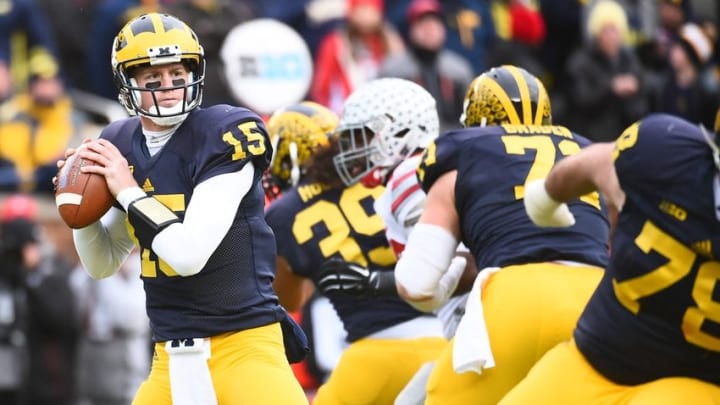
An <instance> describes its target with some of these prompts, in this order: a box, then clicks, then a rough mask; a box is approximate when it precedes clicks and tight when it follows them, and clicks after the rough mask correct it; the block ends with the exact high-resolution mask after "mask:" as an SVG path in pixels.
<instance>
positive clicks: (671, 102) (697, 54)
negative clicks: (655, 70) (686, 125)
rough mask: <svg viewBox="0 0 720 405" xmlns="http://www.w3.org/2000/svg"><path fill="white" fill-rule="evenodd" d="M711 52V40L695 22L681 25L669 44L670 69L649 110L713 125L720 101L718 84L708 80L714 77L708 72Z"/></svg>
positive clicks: (663, 78)
mask: <svg viewBox="0 0 720 405" xmlns="http://www.w3.org/2000/svg"><path fill="white" fill-rule="evenodd" d="M712 53H713V49H712V43H711V42H710V39H709V38H708V37H707V36H706V35H705V33H704V32H703V31H702V29H700V27H699V26H698V25H696V24H693V23H688V24H685V25H684V26H683V27H682V28H680V30H679V31H678V36H677V37H676V38H675V40H674V41H673V42H672V44H671V46H670V54H669V64H670V68H671V69H670V71H669V72H667V73H666V74H665V75H663V77H662V79H661V81H660V83H659V85H658V87H657V88H656V89H654V90H655V91H654V94H653V97H652V110H653V111H655V112H664V113H668V114H673V115H676V116H679V117H682V118H685V119H686V120H688V121H690V122H693V123H696V124H703V125H705V128H712V127H713V125H714V123H715V112H716V111H717V107H718V100H719V98H718V92H717V84H714V85H712V84H709V83H708V80H713V81H715V80H716V79H715V78H714V77H713V76H712V75H711V74H710V72H709V71H708V67H709V66H708V63H709V61H710V59H711V57H712ZM706 78H708V79H706Z"/></svg>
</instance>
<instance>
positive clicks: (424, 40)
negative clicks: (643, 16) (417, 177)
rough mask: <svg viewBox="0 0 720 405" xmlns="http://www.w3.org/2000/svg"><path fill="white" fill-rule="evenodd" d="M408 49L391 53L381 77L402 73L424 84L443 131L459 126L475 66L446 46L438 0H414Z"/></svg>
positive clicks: (411, 6) (410, 8) (410, 9)
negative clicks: (433, 100)
mask: <svg viewBox="0 0 720 405" xmlns="http://www.w3.org/2000/svg"><path fill="white" fill-rule="evenodd" d="M407 21H408V33H407V34H408V35H407V38H408V42H407V48H408V49H407V51H406V52H404V53H402V54H397V55H391V56H388V57H387V58H386V59H385V61H384V62H383V64H382V65H381V67H380V73H379V76H380V77H400V78H403V79H407V80H411V81H414V82H415V83H418V84H420V85H421V86H423V87H424V88H425V89H426V90H427V91H428V92H429V93H430V94H431V95H432V96H433V98H435V101H436V102H437V106H438V112H439V114H440V128H441V131H444V130H447V129H451V128H457V127H459V126H460V123H459V122H458V117H460V113H461V112H462V107H463V106H462V104H463V99H464V98H465V90H466V89H467V87H468V86H469V85H470V82H471V81H472V79H473V77H474V76H473V72H472V66H470V63H468V61H467V60H465V59H464V58H463V57H462V56H460V55H459V54H457V53H456V52H454V51H450V50H448V49H447V48H446V47H445V39H446V29H445V25H444V22H443V14H442V6H441V5H440V2H439V1H438V0H414V1H413V2H412V3H411V4H410V6H409V7H408V9H407Z"/></svg>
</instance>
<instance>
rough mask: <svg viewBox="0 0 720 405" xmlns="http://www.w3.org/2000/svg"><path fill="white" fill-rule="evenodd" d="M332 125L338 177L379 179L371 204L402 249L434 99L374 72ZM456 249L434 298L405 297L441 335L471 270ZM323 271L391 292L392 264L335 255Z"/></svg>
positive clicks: (331, 278)
mask: <svg viewBox="0 0 720 405" xmlns="http://www.w3.org/2000/svg"><path fill="white" fill-rule="evenodd" d="M336 132H337V136H338V138H339V147H340V153H338V154H337V155H336V156H335V158H334V162H335V166H336V168H337V171H338V173H339V174H340V177H341V178H342V179H343V181H344V182H346V184H353V183H356V182H362V183H363V184H366V185H369V186H380V185H382V186H384V187H385V190H384V192H383V194H382V195H381V196H380V198H379V199H378V200H377V201H376V202H375V210H376V211H377V212H378V214H380V215H381V216H382V217H383V220H384V221H385V235H386V237H387V238H388V241H389V242H390V244H391V246H392V247H393V250H394V251H395V253H396V255H398V256H400V255H401V253H402V251H403V249H404V246H405V243H406V241H407V237H408V235H409V234H410V231H411V230H412V229H413V227H414V225H415V223H416V222H417V220H418V218H419V217H420V214H421V213H422V210H423V208H424V205H425V193H424V192H423V191H422V189H421V188H420V184H419V183H418V180H417V176H416V169H417V166H418V164H419V163H420V157H421V155H420V154H421V153H422V152H423V151H424V150H425V148H426V147H427V146H428V145H429V144H431V143H432V141H433V140H434V139H435V138H436V137H437V136H438V134H439V119H438V113H437V109H436V105H435V99H434V98H433V97H432V95H430V93H429V92H427V91H426V90H425V89H424V88H422V87H421V86H419V85H418V84H416V83H414V82H411V81H408V80H405V79H398V78H383V79H377V80H374V81H371V82H369V83H368V84H366V85H364V86H363V87H361V88H360V89H358V90H356V91H355V92H354V93H352V94H351V95H350V97H349V98H348V99H347V100H346V102H345V105H344V108H343V112H342V114H341V117H340V124H339V126H338V130H337V131H336ZM459 252H460V254H459V255H458V256H457V257H456V258H455V259H454V261H453V263H452V265H451V266H450V269H449V270H448V271H447V272H446V273H445V277H444V279H443V281H442V282H441V283H440V284H441V285H442V287H441V289H442V292H439V293H438V294H437V296H436V299H434V300H429V301H425V302H421V303H417V302H411V304H413V305H414V306H415V307H416V308H418V309H420V310H422V311H426V312H437V315H438V316H439V317H440V319H441V321H442V322H443V327H444V334H445V336H446V337H447V338H450V337H452V336H453V334H454V331H455V328H456V327H457V324H458V322H459V320H460V317H461V316H462V313H463V312H464V303H465V300H466V298H467V294H460V295H459V296H458V297H455V298H452V299H451V296H452V295H453V293H455V292H456V288H457V287H458V284H459V283H460V281H461V278H462V280H463V282H462V283H460V284H461V287H460V288H459V290H460V291H463V292H467V291H468V290H469V287H470V285H471V284H472V280H473V279H474V277H475V275H476V270H475V266H474V264H473V263H472V260H471V263H470V265H469V266H468V265H467V260H466V258H465V256H466V254H467V253H466V252H467V249H466V248H465V247H464V246H461V247H460V248H459ZM468 257H469V256H468ZM321 275H322V276H321V278H320V284H319V285H320V289H321V291H324V292H336V291H345V292H347V293H351V294H365V295H370V296H378V295H396V294H397V289H396V287H395V280H394V273H392V272H391V273H388V272H378V271H372V269H366V268H363V267H362V266H358V265H357V264H352V263H346V262H343V261H341V260H334V261H329V262H327V263H326V264H325V266H323V268H322V270H321ZM463 276H464V277H463ZM429 369H430V368H428V367H423V369H422V371H421V372H420V373H419V375H418V376H417V380H416V379H414V381H413V383H412V387H416V388H415V389H414V390H412V392H410V391H408V390H405V392H403V393H402V396H403V397H404V398H409V397H413V398H422V397H424V394H425V389H424V388H425V383H424V381H425V380H426V379H427V376H428V370H429ZM416 381H417V382H416ZM405 400H406V399H403V401H405ZM413 400H416V399H413Z"/></svg>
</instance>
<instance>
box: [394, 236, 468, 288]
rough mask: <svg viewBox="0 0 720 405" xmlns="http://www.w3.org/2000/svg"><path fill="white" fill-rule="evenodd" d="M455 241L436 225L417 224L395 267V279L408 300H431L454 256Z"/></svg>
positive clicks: (456, 242)
mask: <svg viewBox="0 0 720 405" xmlns="http://www.w3.org/2000/svg"><path fill="white" fill-rule="evenodd" d="M457 245H458V241H457V239H455V237H454V236H453V235H452V234H451V233H450V232H448V231H447V230H446V229H444V228H442V227H439V226H437V225H430V224H417V225H416V226H415V228H414V229H413V230H412V232H411V233H410V237H409V238H408V242H407V245H406V246H405V250H404V251H403V253H402V255H401V256H400V260H398V263H397V265H396V267H395V280H396V282H397V283H398V284H399V285H401V286H402V287H403V288H404V289H405V290H406V291H407V293H408V295H409V296H408V297H405V298H407V299H423V298H428V297H432V296H433V294H434V292H435V290H436V287H437V285H438V283H439V282H440V279H441V278H442V276H443V275H444V274H445V272H446V271H447V270H448V267H449V266H450V261H451V260H452V259H453V257H454V256H455V250H456V249H457Z"/></svg>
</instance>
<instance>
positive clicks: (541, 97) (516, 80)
mask: <svg viewBox="0 0 720 405" xmlns="http://www.w3.org/2000/svg"><path fill="white" fill-rule="evenodd" d="M460 124H462V125H463V126H464V127H475V126H481V127H482V126H486V125H501V124H516V125H517V124H525V125H550V124H552V112H551V109H550V97H549V96H548V93H547V90H545V86H544V85H543V84H542V82H541V81H540V79H538V78H537V77H535V76H533V75H532V74H531V73H529V72H528V71H527V70H525V69H523V68H520V67H517V66H511V65H503V66H500V67H495V68H492V69H490V70H488V71H487V72H485V73H483V74H481V75H480V76H478V77H476V78H475V79H474V80H473V81H472V83H471V84H470V87H469V88H468V91H467V94H466V95H465V102H464V104H463V112H462V115H461V116H460Z"/></svg>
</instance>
